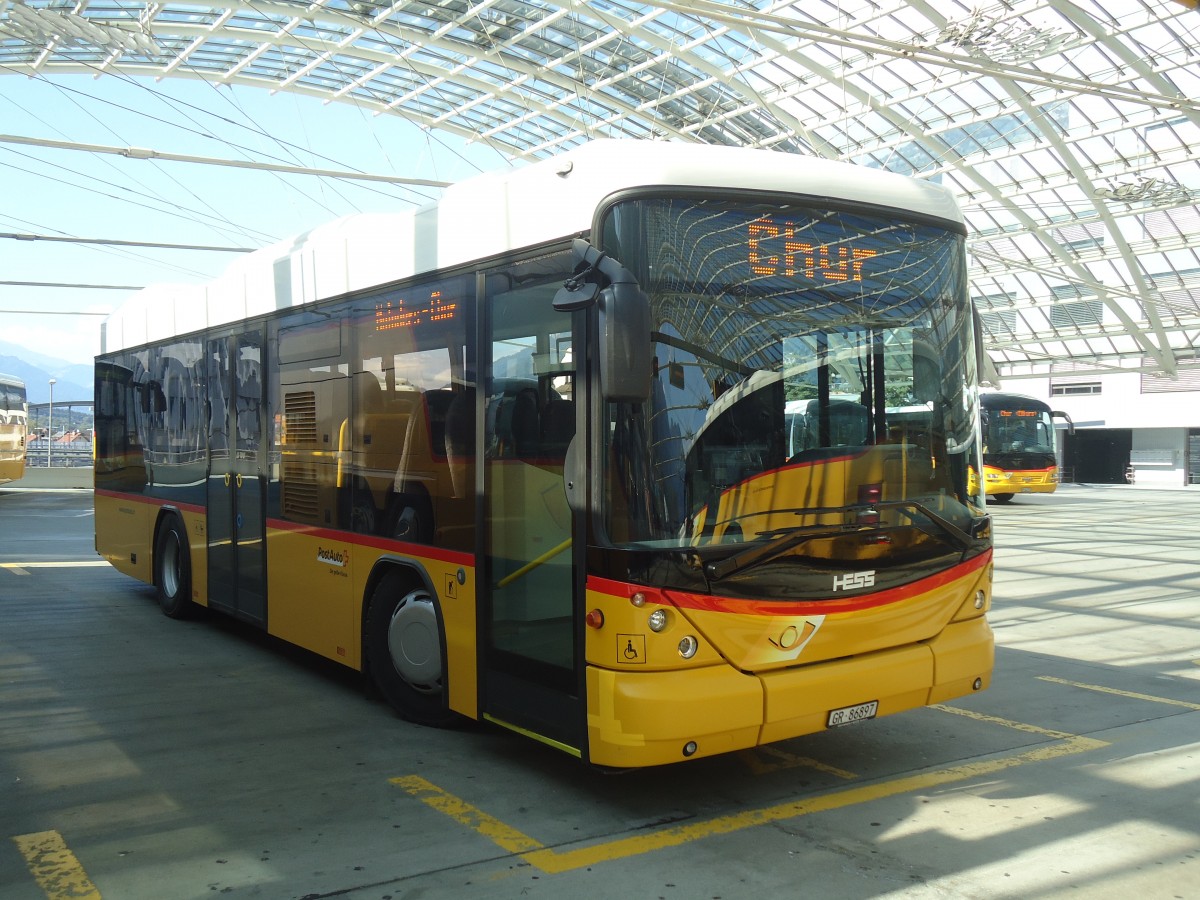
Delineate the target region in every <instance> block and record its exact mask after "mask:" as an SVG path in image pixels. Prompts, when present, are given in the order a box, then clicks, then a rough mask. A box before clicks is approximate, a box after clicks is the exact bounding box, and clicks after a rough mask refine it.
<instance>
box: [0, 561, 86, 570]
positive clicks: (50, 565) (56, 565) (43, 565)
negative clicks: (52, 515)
mask: <svg viewBox="0 0 1200 900" xmlns="http://www.w3.org/2000/svg"><path fill="white" fill-rule="evenodd" d="M107 565H108V560H106V559H75V560H62V561H60V562H15V563H0V569H83V568H88V567H91V566H107Z"/></svg>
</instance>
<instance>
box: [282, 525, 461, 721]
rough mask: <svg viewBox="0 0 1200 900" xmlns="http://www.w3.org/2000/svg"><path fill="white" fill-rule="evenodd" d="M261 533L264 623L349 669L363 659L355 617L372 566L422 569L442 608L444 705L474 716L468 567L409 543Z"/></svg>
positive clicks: (305, 532)
mask: <svg viewBox="0 0 1200 900" xmlns="http://www.w3.org/2000/svg"><path fill="white" fill-rule="evenodd" d="M267 540H268V546H267V554H268V558H269V560H270V565H269V566H268V571H269V576H268V577H269V580H268V585H267V595H268V597H269V598H270V600H269V603H268V610H269V613H268V631H269V632H270V633H271V634H272V635H274V636H276V637H278V638H281V639H282V640H285V641H287V642H288V643H292V644H295V645H297V646H299V647H303V648H304V649H306V650H311V651H312V652H313V653H316V654H318V655H320V656H324V657H326V658H327V659H331V660H333V661H334V662H338V663H341V664H342V665H345V666H349V667H350V668H352V669H358V670H361V669H362V666H363V646H362V629H361V623H362V615H363V613H364V611H365V609H364V608H365V605H366V603H368V602H369V600H370V597H369V591H370V584H371V576H372V573H373V572H375V570H376V568H377V566H380V565H392V564H396V565H406V566H409V567H412V568H416V569H420V570H422V571H423V572H424V573H425V575H426V577H427V578H428V579H429V583H430V585H431V586H432V587H433V590H434V593H435V594H436V595H437V601H438V606H439V608H440V610H441V613H442V626H443V629H444V631H445V636H446V669H447V671H446V681H447V686H448V691H449V696H448V703H449V706H450V708H451V709H453V710H454V711H456V712H460V713H462V714H463V715H466V716H470V717H472V718H475V717H477V716H478V714H479V708H478V684H477V678H478V673H477V666H476V657H477V653H476V646H475V644H476V639H475V635H476V630H475V619H476V617H475V573H474V569H473V568H471V567H469V566H464V565H460V564H459V563H457V562H455V561H454V560H449V559H441V558H435V557H429V556H423V555H418V554H420V552H421V550H422V548H421V547H418V546H415V545H399V544H396V545H389V544H388V542H384V541H379V540H373V539H370V538H367V539H363V538H362V537H361V536H358V535H354V534H351V533H337V532H331V531H327V530H323V529H310V528H303V527H289V528H278V527H274V528H269V529H268V532H267Z"/></svg>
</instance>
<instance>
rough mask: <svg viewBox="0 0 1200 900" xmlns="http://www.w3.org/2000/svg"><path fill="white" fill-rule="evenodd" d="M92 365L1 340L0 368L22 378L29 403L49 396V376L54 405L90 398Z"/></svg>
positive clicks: (43, 399) (44, 399)
mask: <svg viewBox="0 0 1200 900" xmlns="http://www.w3.org/2000/svg"><path fill="white" fill-rule="evenodd" d="M92 371H93V369H92V366H91V364H87V365H81V364H80V363H73V362H67V361H66V360H64V359H56V358H54V357H53V356H47V355H46V354H44V353H37V352H35V351H33V350H29V349H28V348H26V347H22V346H20V345H18V344H12V343H9V342H8V341H0V372H3V373H4V374H5V375H15V376H16V377H17V378H20V379H21V380H22V381H24V382H25V392H26V394H27V395H28V400H29V402H30V403H46V402H47V401H49V399H50V379H51V378H53V379H55V381H56V383H55V385H54V405H55V406H58V404H59V403H60V402H61V403H70V402H75V401H85V400H91V399H92Z"/></svg>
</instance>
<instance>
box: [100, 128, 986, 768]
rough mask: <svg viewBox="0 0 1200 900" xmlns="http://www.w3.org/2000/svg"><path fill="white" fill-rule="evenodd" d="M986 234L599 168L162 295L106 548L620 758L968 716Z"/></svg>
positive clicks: (846, 185)
mask: <svg viewBox="0 0 1200 900" xmlns="http://www.w3.org/2000/svg"><path fill="white" fill-rule="evenodd" d="M964 235H965V228H964V225H963V221H962V217H961V214H960V212H959V210H958V208H957V205H956V204H955V202H954V200H953V198H952V197H951V195H950V194H949V192H948V191H946V190H944V189H943V188H941V187H938V186H936V185H932V184H928V183H922V182H918V181H915V180H910V179H905V178H901V177H898V176H893V175H890V174H887V173H883V172H879V171H873V170H869V169H861V168H857V167H847V166H843V165H839V164H835V163H829V162H826V161H821V160H813V159H805V158H801V157H797V156H794V155H787V154H780V153H773V152H768V151H757V150H746V149H740V148H721V147H711V146H699V145H680V144H672V143H665V142H637V141H597V142H592V143H589V144H586V145H583V146H581V147H579V148H576V149H574V150H571V151H569V152H567V153H565V154H564V155H562V156H559V157H555V158H553V159H550V160H547V161H542V162H537V163H533V164H530V165H527V166H524V167H521V168H516V169H513V170H511V171H505V172H501V173H497V174H490V175H484V176H480V177H478V178H474V179H471V180H469V181H466V182H463V183H461V184H459V185H456V186H453V187H451V188H448V189H446V191H445V192H444V194H443V196H442V198H441V199H440V200H439V201H438V202H436V203H434V204H432V205H430V206H428V207H425V208H421V209H418V210H415V211H413V212H411V213H398V214H395V215H382V214H380V215H371V214H365V215H360V216H355V217H349V218H347V219H343V220H339V221H338V222H335V223H332V224H330V225H328V226H322V227H321V228H318V229H316V230H315V231H313V232H310V233H308V234H306V235H303V236H301V237H299V238H296V239H294V240H290V241H287V242H285V243H283V244H280V245H277V246H274V247H271V248H268V249H265V250H261V251H258V252H256V253H255V254H250V255H248V256H247V257H246V258H244V259H242V260H240V261H239V262H238V263H237V264H235V266H234V267H233V268H231V269H230V270H229V271H228V272H227V273H226V274H225V275H223V276H222V277H221V278H219V279H217V280H216V281H215V282H213V283H211V284H208V285H204V286H193V287H181V288H177V289H169V288H155V289H148V290H147V291H144V292H142V293H141V294H138V295H135V296H134V297H132V298H131V299H130V300H129V301H128V302H127V303H126V304H124V305H122V307H121V308H120V309H118V310H117V311H116V312H115V313H114V314H113V315H112V316H111V317H110V318H109V320H108V322H107V324H106V327H105V341H106V344H105V349H104V352H103V354H102V355H101V356H100V357H99V359H98V360H97V369H96V371H97V386H96V436H97V456H96V546H97V549H98V552H99V553H100V554H101V555H102V556H103V557H104V558H105V559H107V560H109V561H110V562H111V563H112V564H113V565H114V566H115V567H116V568H118V569H120V570H121V571H122V572H125V573H127V574H129V575H131V576H133V577H135V578H138V579H140V580H142V581H144V582H146V583H148V584H152V585H154V588H155V591H156V593H157V597H158V600H159V602H160V604H161V607H162V610H163V612H165V613H166V614H167V615H169V616H183V615H186V614H187V613H188V612H189V611H190V610H192V609H194V608H195V607H196V606H205V607H208V608H210V609H214V610H219V611H221V612H222V613H225V614H228V615H230V616H234V617H236V618H238V619H241V620H243V621H246V622H249V623H253V624H254V625H256V626H258V627H260V628H262V629H264V630H265V631H267V632H269V633H270V634H272V635H275V636H277V637H279V638H281V639H283V640H285V641H289V642H291V643H293V644H296V645H299V646H301V647H304V648H307V649H308V650H310V651H312V652H313V653H316V654H320V655H321V656H323V657H327V658H329V659H331V660H335V661H337V662H339V663H342V664H343V665H345V666H348V667H350V668H351V669H354V670H357V671H360V672H362V673H363V674H364V676H365V677H366V678H367V679H368V683H369V684H371V685H373V686H374V687H375V688H376V689H377V690H378V692H379V693H380V694H381V695H382V696H383V697H384V698H386V700H387V701H388V702H390V703H391V704H392V705H393V706H394V707H395V709H396V710H397V711H398V713H399V714H400V715H401V716H403V717H404V718H406V719H409V720H411V721H414V722H419V723H425V724H430V725H443V724H448V723H451V722H453V721H455V720H458V719H462V718H466V719H474V720H484V721H488V722H492V723H495V724H497V725H499V726H502V727H504V728H508V729H512V730H514V731H517V732H520V733H522V734H525V735H528V736H529V737H531V738H534V739H536V740H539V741H542V742H544V743H546V744H549V745H551V746H553V747H556V748H559V749H561V750H563V751H565V752H567V753H569V754H572V755H574V756H576V757H578V758H580V759H581V760H583V761H584V762H586V763H588V764H591V765H595V766H601V767H606V768H608V767H611V768H622V767H637V766H649V765H658V764H664V763H671V762H675V761H681V760H687V759H696V758H700V757H705V756H711V755H713V754H719V753H724V752H728V751H733V750H738V749H744V748H751V747H755V746H758V745H762V744H767V743H770V742H774V741H779V740H782V739H786V738H791V737H795V736H798V735H803V734H807V733H811V732H816V731H820V730H823V729H826V728H832V727H837V726H840V725H845V724H848V723H851V722H858V721H862V720H865V719H871V718H874V717H876V716H882V715H885V714H890V713H896V712H900V711H902V710H908V709H912V708H915V707H920V706H922V705H925V704H930V703H940V702H943V701H946V700H950V699H952V698H954V697H959V696H962V695H967V694H971V693H973V692H975V691H979V690H982V689H984V688H985V687H986V686H987V685H988V683H989V680H990V676H991V670H992V661H993V638H992V633H991V630H990V628H989V626H988V623H987V618H986V613H987V610H988V608H989V605H990V602H991V572H992V543H991V528H990V520H989V518H988V516H987V513H986V509H985V505H984V498H983V496H982V495H981V494H980V493H979V492H978V488H977V487H976V489H975V493H971V484H972V482H971V480H970V479H969V478H968V473H969V472H972V471H974V472H978V471H979V470H980V466H981V461H980V440H979V414H978V402H977V391H976V385H977V378H978V371H979V357H978V356H977V353H978V348H977V347H976V345H975V341H974V332H973V322H974V319H973V311H972V308H971V306H970V302H969V299H968V292H967V281H966V271H965V251H964ZM847 396H853V397H855V398H856V400H855V402H857V403H858V404H859V405H860V406H861V410H862V412H861V419H862V423H863V424H862V428H861V429H859V430H858V431H854V430H852V429H841V430H840V431H839V432H838V433H839V434H840V435H842V437H840V438H839V440H837V441H834V440H831V438H830V434H831V428H830V425H829V419H830V416H831V411H833V410H834V407H835V406H836V405H837V404H836V403H835V400H838V398H843V397H847ZM795 401H805V403H804V404H803V415H804V416H805V433H806V434H807V435H808V437H807V438H806V439H805V440H804V441H803V442H802V445H801V443H799V442H796V441H793V442H792V443H791V444H790V445H789V443H788V441H787V440H785V430H786V428H787V421H788V416H789V415H791V416H793V417H794V416H795V414H796V412H795V408H794V407H793V408H792V409H793V411H792V412H791V413H789V411H788V410H789V406H788V404H789V403H793V404H794V403H795ZM898 408H904V409H906V410H912V409H914V408H915V409H918V410H919V413H920V414H919V415H916V416H914V415H912V414H911V413H910V414H906V418H905V419H904V422H903V427H897V425H896V423H894V422H893V423H889V412H888V410H889V409H898ZM851 433H853V434H856V435H857V437H855V438H854V440H853V441H851V440H850V439H849V438H848V437H845V435H849V434H851Z"/></svg>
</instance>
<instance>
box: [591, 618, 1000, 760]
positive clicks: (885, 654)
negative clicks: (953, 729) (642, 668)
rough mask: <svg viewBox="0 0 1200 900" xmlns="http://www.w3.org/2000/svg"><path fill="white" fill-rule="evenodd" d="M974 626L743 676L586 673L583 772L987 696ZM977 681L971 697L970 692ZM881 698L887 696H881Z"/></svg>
mask: <svg viewBox="0 0 1200 900" xmlns="http://www.w3.org/2000/svg"><path fill="white" fill-rule="evenodd" d="M992 641H993V639H992V632H991V628H990V627H989V626H988V624H987V620H986V619H985V618H983V617H982V616H980V617H977V618H974V619H971V620H968V621H966V622H958V623H955V624H953V625H950V626H948V627H947V628H946V629H945V630H944V631H943V632H942V633H941V634H939V635H938V636H937V637H936V638H934V639H933V640H930V641H926V642H923V643H921V644H917V645H915V646H909V647H898V648H895V649H892V650H883V651H880V652H878V653H873V654H865V655H861V656H857V657H853V658H850V659H841V660H829V661H826V662H820V663H814V664H811V665H806V666H798V667H795V668H791V669H782V670H776V671H772V672H766V673H763V674H762V675H751V674H746V673H743V672H739V671H737V670H736V669H733V668H732V667H729V666H711V667H706V668H703V669H691V670H677V671H665V672H654V671H647V672H627V671H621V672H618V671H612V670H609V669H600V668H597V667H594V666H590V667H589V668H588V670H587V694H588V740H589V748H588V749H589V753H590V759H591V762H592V763H594V764H596V765H601V766H614V767H631V766H652V765H662V764H666V763H673V762H679V761H681V760H684V759H686V758H689V757H688V756H687V755H686V750H685V747H686V746H687V745H688V743H689V742H695V745H696V746H695V750H694V752H692V754H691V756H690V758H699V757H704V756H712V755H715V754H719V753H727V752H729V751H732V750H744V749H749V748H752V747H756V746H759V745H762V744H768V743H772V742H775V741H782V740H787V739H789V738H795V737H800V736H802V735H805V734H811V733H813V732H817V731H822V730H824V729H825V728H826V722H827V721H828V716H829V713H830V711H831V710H834V709H840V708H842V707H846V706H852V705H856V704H859V703H865V702H869V701H872V700H876V701H878V703H879V709H878V715H889V714H891V713H897V712H902V711H904V710H909V709H914V708H917V707H921V706H925V705H927V704H929V703H940V702H943V701H946V700H950V699H953V698H954V697H959V696H963V695H965V694H969V693H973V692H974V691H975V690H977V689H978V690H982V689H983V688H986V687H987V686H988V684H989V682H990V680H991V670H992V664H993V642H992ZM977 679H978V685H979V686H978V688H976V683H977V681H976V680H977ZM881 688H886V693H881Z"/></svg>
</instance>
